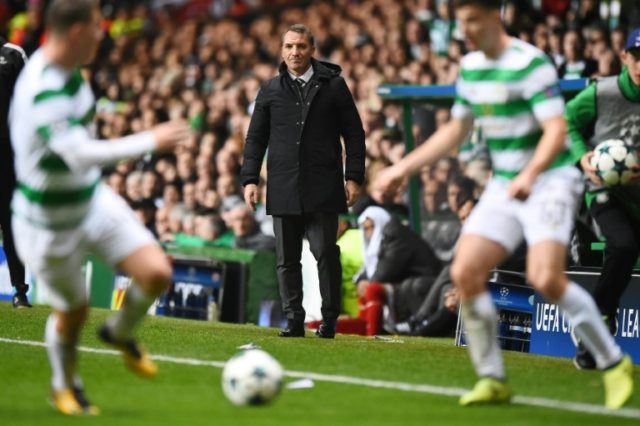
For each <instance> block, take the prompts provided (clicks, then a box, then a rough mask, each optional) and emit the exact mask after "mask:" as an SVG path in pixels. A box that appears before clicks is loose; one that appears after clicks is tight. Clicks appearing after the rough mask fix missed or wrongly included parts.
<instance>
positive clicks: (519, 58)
mask: <svg viewBox="0 0 640 426" xmlns="http://www.w3.org/2000/svg"><path fill="white" fill-rule="evenodd" d="M505 56H506V58H505V61H507V62H509V63H511V64H512V65H516V64H517V65H518V66H519V67H521V68H527V67H534V68H535V67H537V66H541V65H544V66H553V64H552V63H551V59H550V58H549V57H548V56H547V55H546V54H545V53H544V52H543V51H542V50H540V49H538V48H537V47H535V46H533V45H532V44H529V43H527V42H525V41H522V40H520V39H517V38H512V39H511V43H510V44H509V47H508V52H507V55H505Z"/></svg>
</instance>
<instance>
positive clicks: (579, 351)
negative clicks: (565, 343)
mask: <svg viewBox="0 0 640 426" xmlns="http://www.w3.org/2000/svg"><path fill="white" fill-rule="evenodd" d="M573 365H575V366H576V368H577V369H578V370H595V368H596V360H595V359H594V358H593V355H591V353H589V351H588V350H587V348H586V347H585V346H584V344H583V343H582V342H580V343H578V346H577V347H576V356H575V357H574V358H573Z"/></svg>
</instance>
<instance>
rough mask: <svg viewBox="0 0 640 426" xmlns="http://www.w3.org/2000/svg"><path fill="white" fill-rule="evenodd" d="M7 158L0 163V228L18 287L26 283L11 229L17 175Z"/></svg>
mask: <svg viewBox="0 0 640 426" xmlns="http://www.w3.org/2000/svg"><path fill="white" fill-rule="evenodd" d="M0 143H6V141H0ZM5 160H6V157H5V158H4V159H3V163H4V164H2V165H0V228H2V249H3V250H4V253H5V254H6V255H7V264H8V266H9V275H10V276H11V284H12V285H13V286H14V287H16V288H17V287H18V286H22V285H24V283H25V273H24V265H23V264H22V262H21V261H20V259H19V258H18V254H17V253H16V248H15V245H14V243H13V230H12V229H11V197H12V195H13V189H14V188H15V186H16V176H15V173H14V171H13V166H12V162H10V161H7V162H5Z"/></svg>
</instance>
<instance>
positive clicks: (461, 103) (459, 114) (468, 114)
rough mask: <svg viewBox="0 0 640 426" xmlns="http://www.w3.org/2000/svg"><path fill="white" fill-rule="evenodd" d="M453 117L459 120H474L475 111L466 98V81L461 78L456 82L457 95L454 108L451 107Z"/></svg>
mask: <svg viewBox="0 0 640 426" xmlns="http://www.w3.org/2000/svg"><path fill="white" fill-rule="evenodd" d="M451 117H452V118H457V119H465V118H473V109H472V107H471V103H470V102H469V101H468V100H467V99H466V97H465V93H464V81H463V80H462V79H461V78H460V77H458V80H457V81H456V95H455V98H454V101H453V107H451Z"/></svg>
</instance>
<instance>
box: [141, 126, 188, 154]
mask: <svg viewBox="0 0 640 426" xmlns="http://www.w3.org/2000/svg"><path fill="white" fill-rule="evenodd" d="M151 132H152V133H153V136H154V138H155V139H156V150H157V151H170V150H172V149H174V148H175V147H176V146H177V145H178V144H179V143H180V142H184V141H186V140H187V139H188V138H189V136H190V135H191V129H190V128H189V125H188V124H187V122H186V121H184V120H171V121H167V122H166V123H162V124H158V125H157V126H155V127H154V128H153V129H151Z"/></svg>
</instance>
